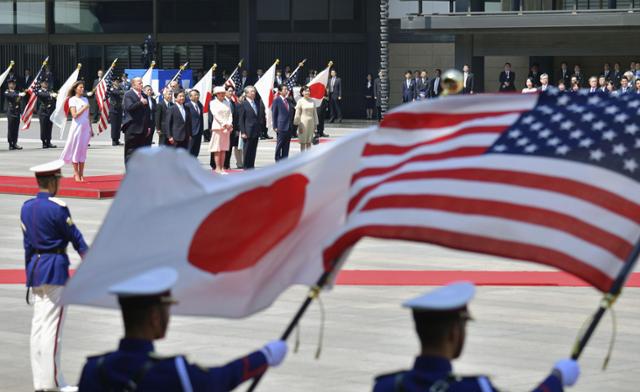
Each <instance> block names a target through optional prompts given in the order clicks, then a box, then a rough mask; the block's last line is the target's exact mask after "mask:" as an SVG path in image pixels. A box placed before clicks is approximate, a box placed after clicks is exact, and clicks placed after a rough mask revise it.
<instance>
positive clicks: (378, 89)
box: [373, 78, 382, 106]
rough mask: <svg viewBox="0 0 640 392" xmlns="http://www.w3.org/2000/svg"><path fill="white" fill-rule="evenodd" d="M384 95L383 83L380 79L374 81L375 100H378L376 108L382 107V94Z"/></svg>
mask: <svg viewBox="0 0 640 392" xmlns="http://www.w3.org/2000/svg"><path fill="white" fill-rule="evenodd" d="M381 93H382V81H381V80H380V78H375V79H373V98H375V100H376V106H380V105H382V100H381V99H380V94H381Z"/></svg>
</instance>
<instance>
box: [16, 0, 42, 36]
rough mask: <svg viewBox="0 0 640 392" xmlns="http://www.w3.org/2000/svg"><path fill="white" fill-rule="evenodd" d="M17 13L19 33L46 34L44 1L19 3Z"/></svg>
mask: <svg viewBox="0 0 640 392" xmlns="http://www.w3.org/2000/svg"><path fill="white" fill-rule="evenodd" d="M16 12H17V16H18V18H17V24H18V33H44V32H45V22H44V17H45V5H44V1H18V2H17V8H16Z"/></svg>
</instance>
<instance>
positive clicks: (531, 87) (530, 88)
mask: <svg viewBox="0 0 640 392" xmlns="http://www.w3.org/2000/svg"><path fill="white" fill-rule="evenodd" d="M525 83H526V85H527V87H525V88H523V89H522V94H531V93H535V92H537V91H538V89H537V88H535V86H534V85H533V80H531V78H527V81H526V82H525Z"/></svg>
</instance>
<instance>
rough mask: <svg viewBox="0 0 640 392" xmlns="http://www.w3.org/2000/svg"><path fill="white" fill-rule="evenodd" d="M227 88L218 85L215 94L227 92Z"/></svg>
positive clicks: (214, 90) (214, 89)
mask: <svg viewBox="0 0 640 392" xmlns="http://www.w3.org/2000/svg"><path fill="white" fill-rule="evenodd" d="M226 92H227V89H225V88H224V86H216V87H214V88H213V95H218V94H220V93H226Z"/></svg>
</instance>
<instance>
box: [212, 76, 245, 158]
mask: <svg viewBox="0 0 640 392" xmlns="http://www.w3.org/2000/svg"><path fill="white" fill-rule="evenodd" d="M226 89H227V96H226V97H225V102H227V104H228V105H229V108H230V109H231V117H232V119H233V120H232V122H233V131H232V132H231V135H230V137H229V142H230V143H229V151H227V153H226V154H225V156H224V168H225V170H229V169H230V168H231V152H232V151H233V155H234V156H235V158H236V167H237V168H238V169H241V168H242V164H243V159H242V150H239V149H238V145H239V143H238V142H239V141H240V140H239V138H240V133H239V132H238V120H239V114H240V113H239V106H238V105H239V104H237V103H236V102H234V100H233V97H234V96H235V95H236V91H235V89H234V88H233V87H232V86H227V87H226ZM211 168H212V169H213V170H215V169H216V166H215V161H214V159H213V154H212V158H211Z"/></svg>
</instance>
